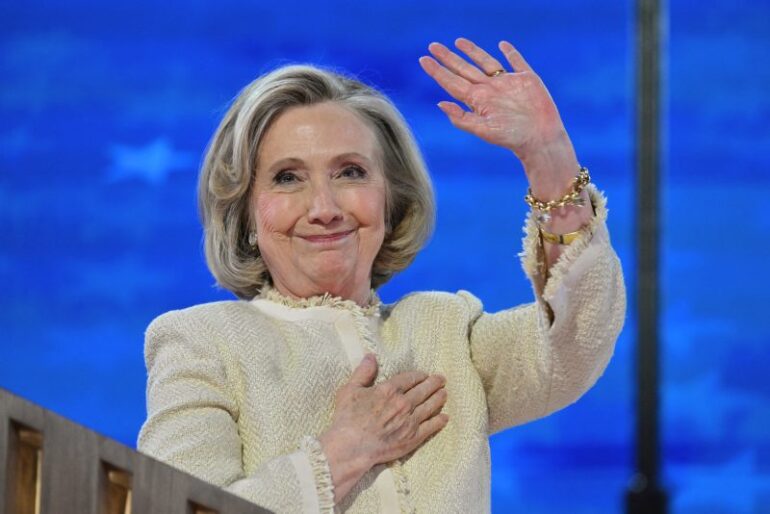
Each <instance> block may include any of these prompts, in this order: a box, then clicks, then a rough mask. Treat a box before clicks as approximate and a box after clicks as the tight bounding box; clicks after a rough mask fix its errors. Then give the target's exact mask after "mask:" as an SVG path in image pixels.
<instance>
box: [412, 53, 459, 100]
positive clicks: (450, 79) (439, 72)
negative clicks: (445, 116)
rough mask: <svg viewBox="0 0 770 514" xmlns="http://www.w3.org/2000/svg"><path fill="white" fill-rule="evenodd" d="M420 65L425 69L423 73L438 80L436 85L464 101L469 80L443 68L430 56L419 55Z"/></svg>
mask: <svg viewBox="0 0 770 514" xmlns="http://www.w3.org/2000/svg"><path fill="white" fill-rule="evenodd" d="M420 65H421V66H422V69H423V70H425V73H427V74H428V75H430V76H431V77H432V78H433V80H435V81H436V82H438V85H439V86H441V87H443V88H444V90H445V91H446V92H447V93H449V94H450V95H452V96H453V97H454V98H456V99H457V100H460V101H461V102H465V100H466V99H467V98H468V90H469V89H470V87H471V83H470V82H468V81H467V80H465V79H464V78H462V77H460V76H458V75H455V74H454V73H452V72H451V71H449V70H448V69H446V68H444V67H443V66H442V65H441V64H439V63H438V62H437V61H436V60H435V59H433V58H432V57H427V56H423V57H420Z"/></svg>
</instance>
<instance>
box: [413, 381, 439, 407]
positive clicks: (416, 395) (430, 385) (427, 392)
mask: <svg viewBox="0 0 770 514" xmlns="http://www.w3.org/2000/svg"><path fill="white" fill-rule="evenodd" d="M444 384H446V379H445V378H444V377H442V376H440V375H431V376H429V377H428V378H427V379H425V380H423V381H422V382H420V383H419V384H417V385H416V386H414V387H413V388H412V389H410V390H409V391H408V392H407V393H406V399H407V400H409V402H410V403H411V404H412V405H413V406H414V407H416V406H418V405H420V404H421V403H423V402H424V401H425V400H427V399H428V398H430V396H431V395H432V394H433V393H435V392H436V391H437V390H438V389H440V388H442V387H444Z"/></svg>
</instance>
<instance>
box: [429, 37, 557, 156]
mask: <svg viewBox="0 0 770 514" xmlns="http://www.w3.org/2000/svg"><path fill="white" fill-rule="evenodd" d="M455 45H456V46H457V48H458V49H459V50H461V51H462V52H464V53H465V54H466V55H467V56H468V57H469V58H470V59H471V61H473V63H475V66H474V65H473V64H471V63H469V62H468V61H466V60H465V59H463V58H462V57H460V56H459V55H457V54H456V53H454V52H452V51H451V50H449V49H448V48H447V47H445V46H444V45H442V44H439V43H431V44H430V46H429V47H428V49H429V50H430V52H431V53H432V54H433V56H434V57H435V59H433V58H431V57H427V56H425V57H421V58H420V64H421V65H422V68H423V69H424V70H425V72H426V73H427V74H428V75H430V76H431V77H432V78H433V79H434V80H435V81H436V82H438V84H439V85H440V86H441V87H442V88H444V89H445V90H446V92H447V93H449V94H450V95H451V96H452V97H454V98H455V99H456V100H459V101H460V102H462V103H464V104H465V105H466V106H468V108H469V109H470V111H466V110H464V109H462V107H460V106H459V105H458V104H456V103H454V102H440V103H439V107H440V108H441V110H442V111H444V113H446V115H447V116H448V117H449V119H450V121H451V122H452V124H453V125H455V126H456V127H457V128H460V129H462V130H465V131H466V132H469V133H471V134H474V135H476V136H478V137H480V138H481V139H483V140H485V141H487V142H489V143H492V144H494V145H498V146H502V147H504V148H507V149H509V150H511V151H513V152H514V153H515V154H516V156H517V157H519V159H521V160H522V161H525V160H526V159H527V157H528V156H529V155H530V154H532V153H537V152H540V151H542V149H543V148H545V147H549V146H551V145H552V144H553V143H554V142H557V141H561V140H562V139H564V136H565V130H564V125H563V124H562V121H561V117H560V116H559V112H558V110H557V109H556V105H555V104H554V102H553V100H552V99H551V95H550V94H549V93H548V90H547V89H546V87H545V85H544V84H543V82H542V81H541V80H540V77H539V76H538V75H537V74H536V73H535V72H534V71H532V68H530V66H529V65H528V64H527V62H526V61H525V60H524V58H523V57H522V56H521V54H519V52H518V51H517V50H516V49H515V48H514V47H513V45H511V44H510V43H508V42H507V41H502V42H500V50H501V51H502V52H503V54H504V55H505V57H506V59H507V60H508V63H509V64H510V65H511V67H512V68H513V70H514V71H513V72H506V70H505V68H504V66H503V65H502V64H500V62H499V61H498V60H497V59H495V58H494V57H492V56H491V55H489V54H488V53H487V52H486V51H485V50H484V49H482V48H481V47H479V46H476V45H475V44H474V43H473V42H471V41H469V40H467V39H463V38H460V39H458V40H457V41H456V42H455ZM495 72H504V73H498V74H497V75H495V76H492V75H493V74H495Z"/></svg>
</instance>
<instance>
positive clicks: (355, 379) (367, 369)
mask: <svg viewBox="0 0 770 514" xmlns="http://www.w3.org/2000/svg"><path fill="white" fill-rule="evenodd" d="M377 367H378V366H377V357H376V356H375V355H374V354H373V353H367V354H366V355H364V358H363V359H361V363H360V364H359V365H358V366H357V367H356V369H354V370H353V374H352V375H351V376H350V380H348V382H349V383H351V384H354V385H358V386H361V387H369V386H371V385H372V383H374V379H375V378H376V377H377Z"/></svg>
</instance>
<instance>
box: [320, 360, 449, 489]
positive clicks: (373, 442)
mask: <svg viewBox="0 0 770 514" xmlns="http://www.w3.org/2000/svg"><path fill="white" fill-rule="evenodd" d="M376 376H377V362H376V360H375V359H374V355H372V354H369V356H368V357H365V358H364V360H363V361H361V364H359V365H358V367H357V368H356V369H355V370H354V371H353V374H352V375H351V377H350V380H349V381H348V382H347V383H346V384H344V385H343V386H342V387H340V388H339V390H338V391H337V395H336V397H335V405H334V415H333V417H332V423H331V426H330V427H329V429H328V430H327V431H326V432H325V433H324V434H323V435H321V436H320V437H319V441H320V443H321V446H322V448H323V450H324V453H325V454H326V457H327V460H328V461H329V468H330V470H331V474H332V479H333V481H334V496H335V503H336V502H338V501H339V500H340V499H342V498H343V497H344V496H345V495H347V493H348V492H349V491H350V489H352V487H353V486H354V485H355V483H356V482H358V480H359V479H360V478H361V476H363V474H364V473H366V472H367V471H368V470H369V469H371V468H372V467H373V466H374V465H376V464H381V463H387V462H390V461H392V460H395V459H398V458H400V457H403V456H404V455H406V454H408V453H410V452H412V451H414V450H415V449H417V448H418V447H419V446H421V445H422V444H423V443H424V442H425V441H426V440H427V439H428V438H429V437H431V436H432V435H433V434H435V433H437V432H439V431H440V430H441V429H443V428H444V427H445V426H446V424H447V422H448V421H449V417H448V416H447V415H446V414H442V413H441V409H442V408H443V406H444V403H445V402H446V399H447V393H446V390H445V389H444V379H443V378H442V377H440V376H438V375H430V376H429V375H427V374H425V373H423V372H421V371H409V372H405V373H400V374H398V375H395V376H394V377H392V378H390V379H388V380H386V381H383V382H382V383H380V384H377V385H373V383H374V379H375V377H376Z"/></svg>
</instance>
